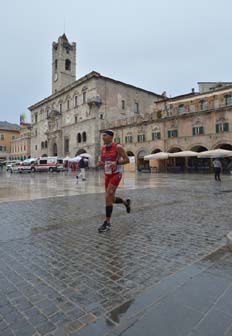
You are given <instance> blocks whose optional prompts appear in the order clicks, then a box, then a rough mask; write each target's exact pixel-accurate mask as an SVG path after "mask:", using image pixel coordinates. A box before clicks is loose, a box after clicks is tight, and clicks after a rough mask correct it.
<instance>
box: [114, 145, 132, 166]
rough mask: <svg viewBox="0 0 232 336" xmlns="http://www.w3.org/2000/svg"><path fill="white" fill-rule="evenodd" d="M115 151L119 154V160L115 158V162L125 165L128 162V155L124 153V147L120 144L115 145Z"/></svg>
mask: <svg viewBox="0 0 232 336" xmlns="http://www.w3.org/2000/svg"><path fill="white" fill-rule="evenodd" d="M117 152H118V155H119V160H117V164H119V165H125V164H127V163H129V162H130V160H129V157H128V155H127V154H126V152H125V150H124V148H123V147H122V146H121V145H117Z"/></svg>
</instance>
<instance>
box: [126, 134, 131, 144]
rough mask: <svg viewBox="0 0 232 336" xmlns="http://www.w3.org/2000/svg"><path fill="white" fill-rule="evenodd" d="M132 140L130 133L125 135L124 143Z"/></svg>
mask: <svg viewBox="0 0 232 336" xmlns="http://www.w3.org/2000/svg"><path fill="white" fill-rule="evenodd" d="M132 141H133V137H132V135H127V136H125V143H132Z"/></svg>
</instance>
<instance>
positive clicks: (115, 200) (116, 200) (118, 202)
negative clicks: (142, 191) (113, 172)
mask: <svg viewBox="0 0 232 336" xmlns="http://www.w3.org/2000/svg"><path fill="white" fill-rule="evenodd" d="M114 203H117V204H120V203H123V200H122V199H121V198H120V197H115V199H114Z"/></svg>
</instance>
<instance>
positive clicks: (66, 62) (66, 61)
mask: <svg viewBox="0 0 232 336" xmlns="http://www.w3.org/2000/svg"><path fill="white" fill-rule="evenodd" d="M65 70H71V61H70V60H69V59H66V60H65Z"/></svg>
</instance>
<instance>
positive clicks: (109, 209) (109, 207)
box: [106, 205, 113, 218]
mask: <svg viewBox="0 0 232 336" xmlns="http://www.w3.org/2000/svg"><path fill="white" fill-rule="evenodd" d="M112 211H113V205H106V218H110V217H111V215H112Z"/></svg>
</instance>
